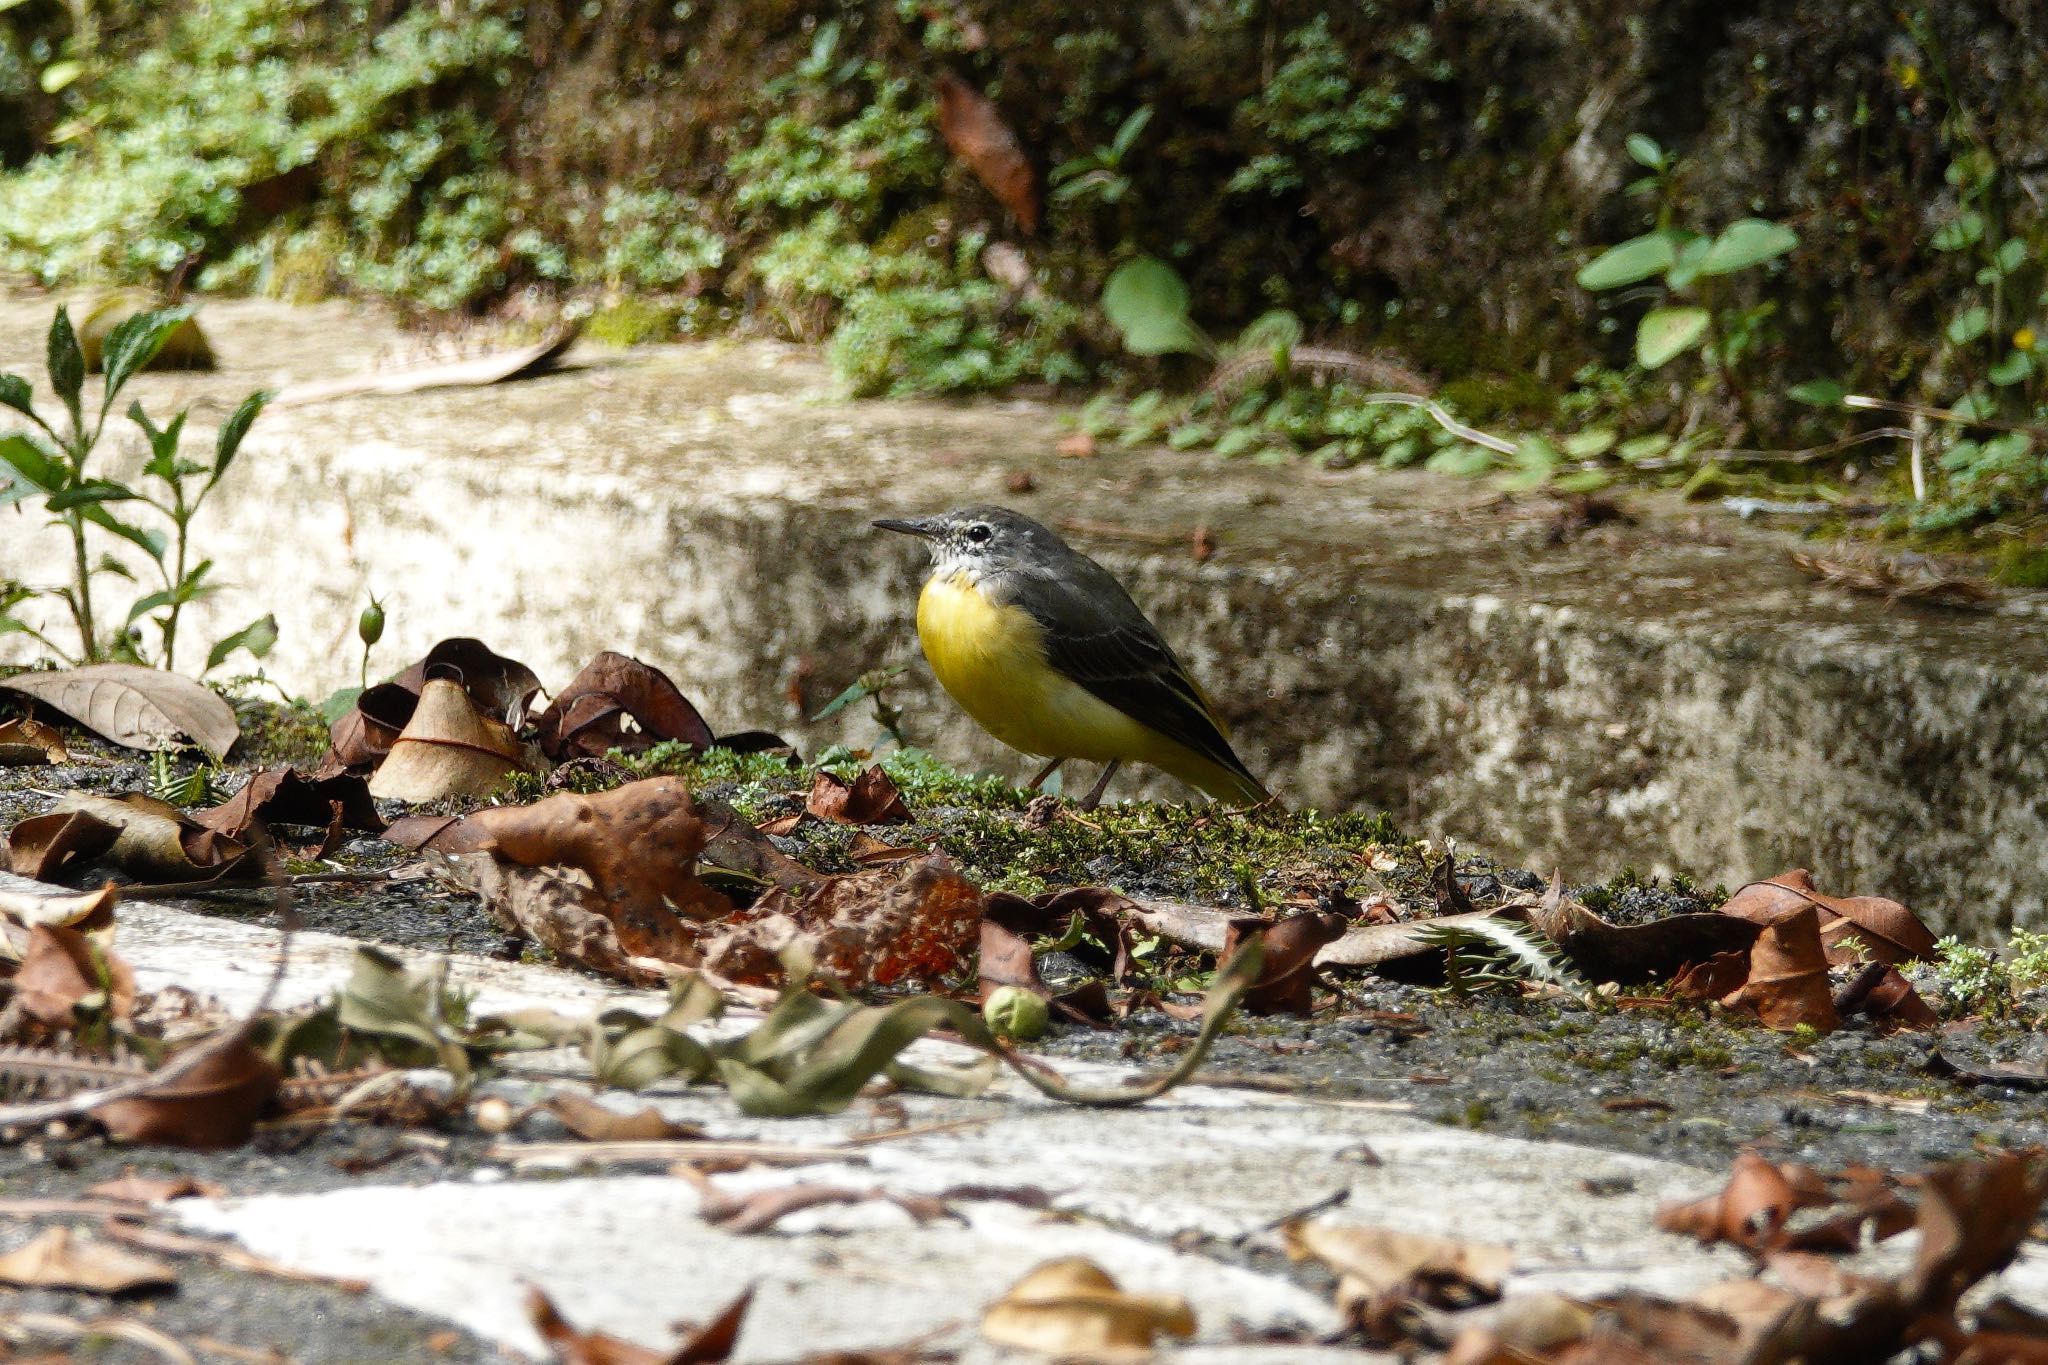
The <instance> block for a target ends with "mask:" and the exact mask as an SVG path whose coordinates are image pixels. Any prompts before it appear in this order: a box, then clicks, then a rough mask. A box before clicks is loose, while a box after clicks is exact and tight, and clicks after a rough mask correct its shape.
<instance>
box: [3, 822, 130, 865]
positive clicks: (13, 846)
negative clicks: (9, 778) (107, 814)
mask: <svg viewBox="0 0 2048 1365" xmlns="http://www.w3.org/2000/svg"><path fill="white" fill-rule="evenodd" d="M120 833H121V830H120V827H119V826H118V825H111V824H108V823H107V822H106V821H105V820H102V819H100V818H99V817H98V816H96V815H91V814H88V813H87V812H85V811H81V810H72V811H64V812H61V813H55V814H49V815H31V816H29V817H28V819H26V820H23V821H22V822H21V823H19V824H17V825H16V826H15V827H14V828H13V829H12V830H9V831H8V834H7V865H8V867H9V868H10V869H11V870H12V871H13V873H14V875H15V876H17V877H28V878H30V879H32V880H34V881H39V882H47V881H55V880H56V877H57V874H58V873H60V872H62V871H63V870H64V869H65V868H67V867H69V866H70V865H71V864H73V863H83V862H91V861H92V860H93V859H94V858H97V857H99V856H100V855H101V854H102V853H105V852H106V851H107V850H108V849H110V848H112V847H113V846H114V840H115V839H116V838H118V837H119V836H120Z"/></svg>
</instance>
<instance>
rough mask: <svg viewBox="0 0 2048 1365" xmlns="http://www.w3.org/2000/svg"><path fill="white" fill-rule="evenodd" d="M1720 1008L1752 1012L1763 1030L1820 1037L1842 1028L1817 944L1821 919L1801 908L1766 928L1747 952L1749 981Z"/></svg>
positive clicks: (1810, 909) (1823, 956)
mask: <svg viewBox="0 0 2048 1365" xmlns="http://www.w3.org/2000/svg"><path fill="white" fill-rule="evenodd" d="M1723 1003H1725V1004H1726V1005H1728V1007H1729V1008H1731V1009H1736V1008H1741V1007H1744V1006H1746V1007H1748V1008H1750V1009H1753V1010H1755V1011H1756V1016H1757V1018H1758V1019H1760V1020H1762V1021H1763V1023H1764V1026H1765V1027H1766V1028H1771V1029H1776V1030H1777V1031H1778V1032H1780V1033H1790V1032H1791V1031H1792V1030H1793V1029H1796V1028H1798V1027H1799V1026H1800V1025H1802V1024H1804V1025H1806V1026H1807V1027H1809V1028H1813V1029H1816V1030H1818V1031H1819V1032H1821V1033H1832V1032H1834V1030H1835V1029H1836V1028H1838V1027H1839V1026H1840V1025H1841V1022H1842V1021H1841V1019H1840V1017H1839V1016H1837V1015H1836V1013H1835V996H1834V992H1833V991H1832V990H1831V989H1829V986H1828V959H1827V952H1826V950H1825V949H1823V948H1822V947H1821V942H1820V915H1819V912H1818V911H1817V910H1815V908H1814V907H1813V906H1810V905H1806V906H1801V907H1800V908H1799V909H1797V910H1794V911H1793V912H1792V913H1791V914H1789V915H1786V916H1784V917H1783V918H1781V919H1778V920H1776V921H1775V922H1773V923H1771V924H1769V925H1767V926H1765V928H1764V931H1763V932H1762V933H1761V934H1758V935H1757V939H1756V946H1754V947H1753V948H1751V949H1750V950H1749V980H1748V981H1747V982H1746V983H1745V984H1744V985H1743V987H1742V989H1741V990H1740V991H1738V992H1736V993H1735V994H1734V995H1732V996H1729V997H1728V998H1727V999H1726V1000H1725V1001H1724V1002H1723Z"/></svg>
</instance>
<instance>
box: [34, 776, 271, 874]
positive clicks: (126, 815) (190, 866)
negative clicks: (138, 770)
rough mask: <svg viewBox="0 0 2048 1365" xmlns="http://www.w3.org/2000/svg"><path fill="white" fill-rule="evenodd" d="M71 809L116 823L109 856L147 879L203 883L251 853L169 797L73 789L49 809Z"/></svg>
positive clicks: (61, 811) (62, 811)
mask: <svg viewBox="0 0 2048 1365" xmlns="http://www.w3.org/2000/svg"><path fill="white" fill-rule="evenodd" d="M73 811H82V812H84V813H85V814H87V815H90V816H92V817H93V818H94V819H96V820H99V821H102V822H104V823H106V824H109V825H112V826H114V827H115V829H116V831H117V833H116V834H115V836H114V842H113V843H112V844H111V845H110V846H108V848H107V850H106V855H105V856H106V858H107V860H108V861H109V862H111V863H113V864H114V865H115V866H117V867H119V868H121V869H122V870H123V871H125V872H127V873H129V874H130V875H131V876H135V877H140V878H144V879H146V880H153V881H164V882H193V881H204V880H206V879H207V878H210V877H218V876H223V875H225V874H226V873H228V872H230V871H232V870H233V869H234V868H235V866H236V865H237V864H238V863H240V862H241V861H242V860H243V859H244V858H246V857H248V856H249V853H250V847H249V845H248V844H245V843H243V842H242V841H241V840H239V839H231V838H229V837H228V836H227V835H225V834H218V833H215V832H214V831H213V830H210V829H208V828H206V827H205V826H204V825H201V824H199V823H198V822H197V821H195V820H193V819H192V818H191V817H190V816H188V815H186V814H185V812H183V811H181V810H179V809H178V808H177V807H176V806H174V805H172V804H170V803H169V802H168V801H159V800H157V798H155V797H154V796H147V795H144V794H143V793H141V792H125V793H123V794H121V795H118V796H92V795H85V794H77V793H74V794H72V795H69V796H65V797H63V798H62V799H60V800H59V801H58V802H57V804H56V805H55V806H54V807H53V808H52V810H51V813H52V814H53V815H67V814H70V813H71V812H73Z"/></svg>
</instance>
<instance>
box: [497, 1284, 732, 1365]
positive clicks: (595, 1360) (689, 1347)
mask: <svg viewBox="0 0 2048 1365" xmlns="http://www.w3.org/2000/svg"><path fill="white" fill-rule="evenodd" d="M753 1298H754V1291H753V1290H751V1289H749V1290H747V1291H746V1292H744V1293H742V1294H741V1295H740V1296H739V1297H738V1298H736V1299H734V1300H733V1301H732V1302H731V1303H729V1304H727V1305H726V1306H725V1307H724V1308H722V1309H720V1310H719V1313H718V1316H717V1317H715V1318H713V1319H712V1320H711V1321H710V1322H708V1323H706V1324H705V1325H704V1326H702V1327H700V1328H698V1329H697V1330H696V1331H695V1332H693V1333H692V1334H691V1335H690V1338H689V1340H687V1341H684V1342H682V1343H680V1344H679V1345H677V1346H675V1347H673V1348H671V1349H669V1350H666V1351H655V1350H650V1349H648V1348H647V1347H645V1346H640V1345H636V1344H635V1343H633V1342H630V1341H627V1340H625V1339H623V1338H621V1337H615V1336H612V1335H611V1334H609V1333H607V1332H580V1331H578V1330H576V1329H575V1328H574V1327H571V1326H570V1325H569V1323H568V1321H567V1320H566V1319H564V1318H563V1317H562V1315H561V1313H560V1312H559V1311H557V1309H556V1308H555V1305H554V1302H553V1301H552V1300H550V1299H549V1298H548V1296H547V1295H546V1294H543V1293H542V1292H541V1291H540V1290H539V1289H537V1288H534V1287H532V1286H529V1287H528V1288H527V1291H526V1313H527V1316H528V1317H529V1318H531V1319H532V1321H533V1325H534V1329H535V1330H536V1331H538V1332H539V1333H540V1337H541V1340H542V1341H544V1342H546V1343H547V1346H548V1350H549V1351H551V1352H552V1353H553V1355H554V1360H555V1365H716V1362H719V1361H722V1360H725V1359H727V1358H728V1357H730V1356H731V1355H732V1348H733V1346H734V1345H735V1344H736V1343H737V1342H738V1341H739V1335H740V1326H741V1324H742V1323H744V1322H745V1321H746V1316H747V1307H748V1305H749V1304H750V1303H752V1302H753Z"/></svg>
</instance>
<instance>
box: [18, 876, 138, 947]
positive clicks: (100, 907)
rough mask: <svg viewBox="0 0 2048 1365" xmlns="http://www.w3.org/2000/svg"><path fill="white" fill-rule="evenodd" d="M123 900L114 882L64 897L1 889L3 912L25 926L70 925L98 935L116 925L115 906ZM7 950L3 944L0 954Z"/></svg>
mask: <svg viewBox="0 0 2048 1365" xmlns="http://www.w3.org/2000/svg"><path fill="white" fill-rule="evenodd" d="M120 900H121V889H120V888H119V887H117V886H115V885H114V884H113V883H112V882H108V883H106V884H105V885H104V886H102V887H100V889H99V890H97V891H86V892H82V893H80V894H76V895H63V896H39V895H34V894H30V893H26V892H21V891H7V890H0V915H4V916H6V917H7V918H9V919H11V920H13V921H15V922H16V923H18V924H22V925H31V924H68V925H70V926H71V927H72V928H74V929H79V930H82V931H84V932H85V933H88V934H94V933H99V932H100V931H101V930H104V929H108V928H111V927H112V926H113V923H114V907H115V906H116V905H117V904H119V903H120ZM17 946H18V945H17ZM7 953H8V949H7V948H6V947H5V946H4V945H0V957H5V956H7Z"/></svg>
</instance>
